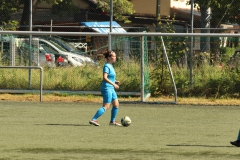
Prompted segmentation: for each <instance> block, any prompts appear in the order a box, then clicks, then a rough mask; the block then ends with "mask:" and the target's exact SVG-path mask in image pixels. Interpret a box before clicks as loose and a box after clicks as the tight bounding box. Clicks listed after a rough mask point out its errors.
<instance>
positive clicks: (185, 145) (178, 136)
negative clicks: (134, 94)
mask: <svg viewBox="0 0 240 160" xmlns="http://www.w3.org/2000/svg"><path fill="white" fill-rule="evenodd" d="M100 106H101V104H100V103H99V104H97V103H60V102H57V103H47V102H42V103H39V102H0V160H22V159H24V160H28V159H29V160H35V159H37V160H62V159H63V160H72V159H73V160H74V159H76V160H80V159H102V160H106V159H115V160H117V159H129V160H139V159H144V160H146V159H160V160H182V159H189V160H193V159H200V160H208V159H223V160H226V159H239V156H240V148H237V147H233V146H231V145H230V143H229V141H231V140H235V139H236V138H237V134H238V129H239V119H240V118H239V113H240V107H237V106H235V107H234V106H231V107H229V106H183V105H150V104H121V106H120V107H121V108H120V110H119V114H118V121H120V118H121V117H122V116H125V115H128V116H129V117H130V118H131V119H132V124H131V125H130V126H129V127H115V126H109V125H108V123H109V119H110V110H108V111H107V112H106V113H105V114H104V115H103V116H102V117H101V118H100V119H99V123H100V125H101V126H100V127H95V126H90V125H89V124H88V121H89V120H90V118H91V117H92V116H93V114H95V112H96V110H97V109H98V108H99V107H100Z"/></svg>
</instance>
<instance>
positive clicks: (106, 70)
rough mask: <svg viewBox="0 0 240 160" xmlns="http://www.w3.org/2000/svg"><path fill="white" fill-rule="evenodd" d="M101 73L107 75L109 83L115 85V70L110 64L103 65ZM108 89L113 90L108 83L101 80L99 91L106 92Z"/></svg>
mask: <svg viewBox="0 0 240 160" xmlns="http://www.w3.org/2000/svg"><path fill="white" fill-rule="evenodd" d="M103 73H107V74H108V76H107V78H108V79H109V80H110V81H111V82H113V83H115V81H116V73H115V70H114V68H113V65H112V64H109V63H105V64H104V66H103ZM108 89H114V87H113V85H111V84H110V83H108V82H106V81H104V80H103V81H102V86H101V90H108Z"/></svg>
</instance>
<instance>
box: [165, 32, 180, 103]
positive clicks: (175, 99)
mask: <svg viewBox="0 0 240 160" xmlns="http://www.w3.org/2000/svg"><path fill="white" fill-rule="evenodd" d="M161 43H162V46H163V54H164V56H165V59H166V61H167V66H168V71H169V74H170V77H171V80H172V85H173V89H174V101H173V102H167V103H173V104H177V87H176V84H175V80H174V77H173V73H172V69H171V65H170V63H169V60H168V55H167V52H166V47H165V44H164V41H163V38H162V36H161ZM165 103H166V102H165Z"/></svg>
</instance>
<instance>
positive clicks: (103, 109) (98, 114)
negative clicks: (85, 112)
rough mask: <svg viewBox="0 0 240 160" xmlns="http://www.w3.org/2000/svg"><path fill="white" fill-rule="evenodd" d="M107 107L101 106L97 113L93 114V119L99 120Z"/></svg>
mask: <svg viewBox="0 0 240 160" xmlns="http://www.w3.org/2000/svg"><path fill="white" fill-rule="evenodd" d="M105 111H106V109H105V108H104V107H101V108H99V109H98V110H97V112H96V114H95V115H94V116H93V118H92V120H97V119H98V118H99V117H100V116H101V115H103V114H104V113H105Z"/></svg>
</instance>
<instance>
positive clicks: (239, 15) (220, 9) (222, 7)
mask: <svg viewBox="0 0 240 160" xmlns="http://www.w3.org/2000/svg"><path fill="white" fill-rule="evenodd" d="M194 2H195V7H196V4H198V9H199V10H200V12H201V15H202V17H201V27H202V28H205V26H206V24H207V23H206V21H205V20H208V19H209V18H210V17H211V18H210V19H209V20H208V21H209V24H210V21H211V28H218V27H219V26H220V24H222V23H225V22H230V23H238V24H239V23H240V12H239V8H240V3H238V0H228V1H227V0H211V1H209V0H194ZM188 4H191V0H190V1H189V3H188ZM207 8H211V14H210V15H209V13H207ZM202 32H205V33H206V32H207V33H210V30H203V31H202ZM212 32H215V30H213V31H212ZM202 40H203V41H202V42H203V43H201V51H206V50H207V48H209V49H210V38H208V37H206V38H202ZM206 46H207V47H206ZM212 48H213V49H214V51H213V50H212V51H213V52H214V56H213V57H219V55H218V54H219V51H218V49H217V48H218V47H216V45H215V46H214V47H212ZM205 49H206V50H205ZM218 60H219V59H218V58H214V61H218Z"/></svg>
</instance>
